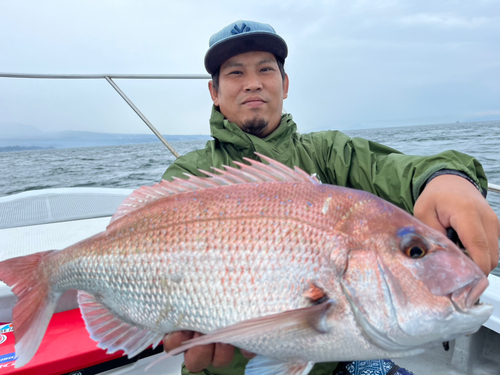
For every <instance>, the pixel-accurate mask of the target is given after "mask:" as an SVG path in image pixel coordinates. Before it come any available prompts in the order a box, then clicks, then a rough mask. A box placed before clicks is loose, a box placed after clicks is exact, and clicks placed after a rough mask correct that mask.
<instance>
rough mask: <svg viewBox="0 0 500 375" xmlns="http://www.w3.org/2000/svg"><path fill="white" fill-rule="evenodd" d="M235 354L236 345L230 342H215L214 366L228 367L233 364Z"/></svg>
mask: <svg viewBox="0 0 500 375" xmlns="http://www.w3.org/2000/svg"><path fill="white" fill-rule="evenodd" d="M233 356H234V346H232V345H229V344H222V343H217V344H215V352H214V357H213V361H212V366H214V367H215V368H218V367H226V366H229V365H230V364H231V361H232V360H233Z"/></svg>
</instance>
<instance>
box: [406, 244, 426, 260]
mask: <svg viewBox="0 0 500 375" xmlns="http://www.w3.org/2000/svg"><path fill="white" fill-rule="evenodd" d="M406 255H408V256H409V257H410V258H413V259H418V258H422V257H423V256H424V255H425V251H424V250H423V249H422V248H421V247H420V246H413V247H411V248H409V249H408V251H407V254H406Z"/></svg>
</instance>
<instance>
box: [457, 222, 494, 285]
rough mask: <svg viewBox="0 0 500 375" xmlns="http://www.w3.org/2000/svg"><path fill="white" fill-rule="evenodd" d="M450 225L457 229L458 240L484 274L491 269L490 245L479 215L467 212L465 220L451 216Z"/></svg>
mask: <svg viewBox="0 0 500 375" xmlns="http://www.w3.org/2000/svg"><path fill="white" fill-rule="evenodd" d="M451 226H452V227H453V228H454V229H455V230H456V231H457V234H458V236H459V237H460V241H462V244H463V245H464V247H465V248H466V249H467V251H468V252H469V254H470V256H471V258H472V260H473V261H474V262H476V264H477V265H478V266H479V268H481V270H482V271H483V272H484V273H485V274H486V275H487V274H489V273H490V271H491V256H490V246H489V244H488V235H487V234H486V230H485V228H484V225H483V222H482V220H481V218H480V216H479V215H477V214H469V215H468V217H467V220H464V219H461V218H452V219H451Z"/></svg>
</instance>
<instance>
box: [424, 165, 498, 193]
mask: <svg viewBox="0 0 500 375" xmlns="http://www.w3.org/2000/svg"><path fill="white" fill-rule="evenodd" d="M444 174H451V175H454V176H460V177H462V178H465V179H466V180H467V181H469V182H470V183H471V184H472V185H474V186H475V187H476V189H477V190H479V192H480V193H481V194H482V195H483V197H485V198H486V194H487V193H488V191H487V190H485V189H483V188H482V187H481V186H479V185H478V184H476V183H475V182H474V180H473V179H472V178H470V177H469V176H467V175H466V174H465V173H463V172H460V171H456V170H454V169H441V170H439V171H437V172H434V173H433V174H432V175H431V176H430V177H429V179H428V180H427V181H426V183H425V185H424V189H425V187H426V186H427V184H428V183H429V182H431V181H432V180H433V179H434V178H436V177H438V176H442V175H444Z"/></svg>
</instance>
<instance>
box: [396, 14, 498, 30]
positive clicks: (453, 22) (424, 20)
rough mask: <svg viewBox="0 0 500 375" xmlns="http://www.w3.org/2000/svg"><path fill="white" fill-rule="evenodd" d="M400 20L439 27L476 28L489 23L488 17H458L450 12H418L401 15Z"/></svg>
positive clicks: (414, 24)
mask: <svg viewBox="0 0 500 375" xmlns="http://www.w3.org/2000/svg"><path fill="white" fill-rule="evenodd" d="M398 22H399V23H400V24H402V25H406V26H434V27H439V28H466V29H475V28H479V27H482V26H484V25H487V24H488V23H490V22H491V20H490V19H489V18H487V17H471V18H466V17H457V16H453V15H449V14H432V13H418V14H412V15H409V16H404V17H401V18H400V19H399V20H398Z"/></svg>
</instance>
